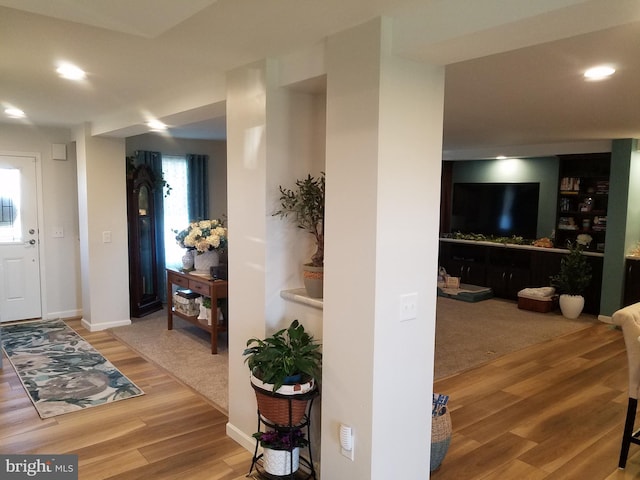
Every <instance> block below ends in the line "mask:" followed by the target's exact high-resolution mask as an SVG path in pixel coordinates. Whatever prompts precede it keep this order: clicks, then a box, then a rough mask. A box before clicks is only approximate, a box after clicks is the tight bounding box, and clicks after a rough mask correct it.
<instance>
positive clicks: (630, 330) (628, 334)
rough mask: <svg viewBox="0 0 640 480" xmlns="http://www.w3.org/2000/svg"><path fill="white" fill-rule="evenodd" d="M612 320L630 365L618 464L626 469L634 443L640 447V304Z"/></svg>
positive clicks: (621, 310)
mask: <svg viewBox="0 0 640 480" xmlns="http://www.w3.org/2000/svg"><path fill="white" fill-rule="evenodd" d="M611 320H612V322H613V324H614V325H618V326H620V327H622V333H623V335H624V343H625V346H626V349H627V361H628V363H629V403H628V405H627V417H626V420H625V423H624V433H623V435H622V446H621V447H620V461H619V462H618V468H620V469H624V468H625V466H626V464H627V456H628V455H629V447H630V446H631V444H632V443H633V444H635V445H640V438H639V437H640V430H638V431H636V432H634V431H633V428H634V425H635V420H636V411H637V408H638V394H639V393H640V303H634V304H633V305H629V306H628V307H624V308H621V309H620V310H618V311H616V312H615V313H614V314H613V317H612V318H611Z"/></svg>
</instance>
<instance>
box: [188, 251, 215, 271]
mask: <svg viewBox="0 0 640 480" xmlns="http://www.w3.org/2000/svg"><path fill="white" fill-rule="evenodd" d="M219 264H220V257H219V256H218V252H217V251H216V250H207V251H206V252H202V253H196V254H195V255H194V256H193V266H194V267H195V269H196V272H195V273H197V274H200V275H210V273H211V267H217V266H218V265H219Z"/></svg>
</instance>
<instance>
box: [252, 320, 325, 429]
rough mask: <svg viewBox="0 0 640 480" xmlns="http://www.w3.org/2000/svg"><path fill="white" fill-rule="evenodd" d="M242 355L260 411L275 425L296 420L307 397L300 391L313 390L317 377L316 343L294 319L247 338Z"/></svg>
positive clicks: (300, 418)
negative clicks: (267, 333) (261, 336)
mask: <svg viewBox="0 0 640 480" xmlns="http://www.w3.org/2000/svg"><path fill="white" fill-rule="evenodd" d="M243 355H244V356H245V357H246V358H245V363H247V365H248V366H249V370H250V371H251V384H252V386H253V389H254V391H255V393H256V400H257V402H258V410H259V411H260V414H261V415H263V416H264V417H265V418H267V419H268V420H270V421H271V422H273V423H274V424H276V425H296V424H298V423H299V422H300V421H301V420H302V418H303V416H304V414H305V412H306V407H307V403H308V400H309V396H307V395H304V394H306V393H309V392H312V391H313V390H315V388H316V380H317V379H318V378H319V377H320V369H321V365H322V353H321V352H320V344H319V343H317V342H316V341H315V340H314V338H313V336H312V335H309V333H307V332H306V331H305V329H304V327H303V326H302V325H301V324H300V322H298V320H294V321H293V322H291V325H289V327H288V328H286V329H282V330H278V331H277V332H276V333H274V334H273V335H271V336H270V337H267V338H265V339H258V338H251V339H249V340H248V341H247V348H246V349H245V350H244V352H243ZM288 396H289V398H287V397H288ZM290 396H297V398H296V400H294V401H291V398H292V397H290ZM283 400H284V401H283Z"/></svg>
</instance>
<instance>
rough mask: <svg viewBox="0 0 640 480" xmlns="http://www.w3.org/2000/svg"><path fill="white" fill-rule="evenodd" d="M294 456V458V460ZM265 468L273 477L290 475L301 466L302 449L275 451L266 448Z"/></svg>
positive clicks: (263, 458)
mask: <svg viewBox="0 0 640 480" xmlns="http://www.w3.org/2000/svg"><path fill="white" fill-rule="evenodd" d="M292 455H293V458H292ZM262 460H263V463H262V465H263V467H264V469H265V471H266V472H267V473H270V474H271V475H290V474H292V473H293V472H295V471H297V470H298V467H299V466H300V449H299V448H297V447H296V448H294V449H293V450H292V451H290V452H289V451H288V450H273V449H271V448H265V449H263V452H262Z"/></svg>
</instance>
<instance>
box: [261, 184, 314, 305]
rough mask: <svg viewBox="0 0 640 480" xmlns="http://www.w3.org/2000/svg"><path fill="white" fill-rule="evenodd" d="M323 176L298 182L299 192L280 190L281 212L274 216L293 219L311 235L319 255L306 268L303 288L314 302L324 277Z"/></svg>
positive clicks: (297, 189)
mask: <svg viewBox="0 0 640 480" xmlns="http://www.w3.org/2000/svg"><path fill="white" fill-rule="evenodd" d="M324 181H325V180H324V172H322V173H321V174H320V176H319V177H318V178H314V177H312V176H311V175H308V176H307V178H305V179H303V180H297V181H296V188H295V189H293V190H292V189H289V188H284V187H282V186H280V187H279V188H280V209H279V210H278V211H276V212H275V213H274V214H273V215H274V216H279V217H280V218H283V217H288V216H289V215H291V216H292V219H293V221H294V222H295V223H296V224H297V226H298V228H301V229H303V230H305V231H307V232H309V233H310V234H311V235H313V238H314V240H315V243H316V252H315V253H314V254H313V256H312V257H311V262H310V263H305V264H304V265H303V278H304V286H305V289H306V290H307V294H308V295H309V296H310V297H313V298H322V295H323V273H324Z"/></svg>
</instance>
